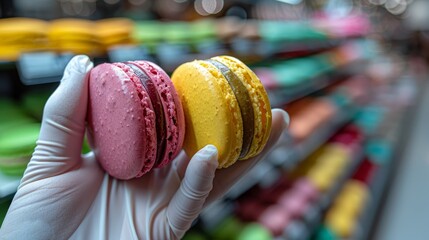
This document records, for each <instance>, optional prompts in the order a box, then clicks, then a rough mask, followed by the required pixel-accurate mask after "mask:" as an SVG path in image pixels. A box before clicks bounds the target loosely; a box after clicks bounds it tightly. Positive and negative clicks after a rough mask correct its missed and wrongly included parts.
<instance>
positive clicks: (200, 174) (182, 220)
mask: <svg viewBox="0 0 429 240" xmlns="http://www.w3.org/2000/svg"><path fill="white" fill-rule="evenodd" d="M217 158H218V152H217V149H216V147H215V146H213V145H207V146H205V147H204V148H202V149H201V150H200V151H198V152H197V153H196V154H195V155H194V156H193V157H192V159H191V161H190V162H189V165H188V167H187V169H186V173H185V177H184V179H183V181H182V183H181V185H180V188H179V189H178V190H177V192H176V193H175V195H174V197H173V199H172V200H171V201H170V204H169V205H168V208H167V220H168V222H169V224H170V227H171V229H172V230H173V232H174V233H175V235H176V237H178V238H181V237H182V236H183V235H184V234H185V232H186V231H187V230H188V229H189V228H190V226H191V224H192V222H193V221H194V220H195V218H197V216H198V215H199V213H200V212H201V209H202V207H203V205H204V202H205V200H206V197H207V196H208V194H209V192H210V190H212V187H213V179H214V176H215V172H216V168H217V166H218V161H217Z"/></svg>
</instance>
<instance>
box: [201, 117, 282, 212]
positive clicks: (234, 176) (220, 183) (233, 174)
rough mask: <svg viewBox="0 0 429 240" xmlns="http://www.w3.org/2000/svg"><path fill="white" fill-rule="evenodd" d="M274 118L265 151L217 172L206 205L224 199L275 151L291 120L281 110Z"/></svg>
mask: <svg viewBox="0 0 429 240" xmlns="http://www.w3.org/2000/svg"><path fill="white" fill-rule="evenodd" d="M272 116H273V118H272V128H271V135H270V138H269V139H268V142H267V144H266V145H265V148H264V150H263V151H262V152H261V153H260V154H259V155H258V156H255V157H253V158H250V159H247V160H244V161H239V162H237V163H235V164H234V165H232V166H231V167H229V168H226V169H221V170H219V171H217V172H216V178H215V179H214V183H213V190H212V191H211V192H210V195H209V196H208V198H207V200H206V202H205V205H208V204H210V203H211V202H213V201H215V200H216V199H218V198H220V197H222V196H223V195H224V194H225V193H226V192H227V191H228V190H229V189H230V188H231V187H232V186H233V185H234V183H236V182H237V181H238V180H239V179H240V178H241V177H242V176H243V175H244V174H245V173H247V172H248V171H249V170H250V169H251V168H252V167H253V166H255V165H256V163H258V162H259V161H260V160H261V159H263V158H264V157H265V156H266V155H267V154H268V153H269V152H270V151H271V150H272V149H273V147H274V146H275V144H276V143H277V141H278V140H279V138H280V136H281V134H282V132H283V130H284V129H286V128H287V127H288V126H289V121H290V120H289V115H288V114H287V112H285V111H284V110H281V109H273V110H272Z"/></svg>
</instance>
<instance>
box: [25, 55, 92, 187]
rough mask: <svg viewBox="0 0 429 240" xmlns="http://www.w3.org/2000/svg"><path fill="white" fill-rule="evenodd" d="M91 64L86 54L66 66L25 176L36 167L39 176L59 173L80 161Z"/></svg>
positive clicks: (46, 106)
mask: <svg viewBox="0 0 429 240" xmlns="http://www.w3.org/2000/svg"><path fill="white" fill-rule="evenodd" d="M92 67H93V63H92V62H91V61H90V59H89V58H88V57H87V56H83V55H79V56H75V57H74V58H73V59H72V60H70V62H69V63H68V65H67V66H66V68H65V70H64V76H63V78H62V80H61V83H60V85H59V86H58V88H57V89H56V90H55V91H54V93H53V94H52V95H51V96H50V97H49V99H48V101H47V102H46V104H45V108H44V112H43V120H42V127H41V130H40V135H39V140H38V141H37V147H36V149H35V152H34V154H33V157H32V159H31V161H30V163H29V165H28V167H27V171H26V174H25V175H27V173H28V172H31V171H32V170H35V169H37V172H38V174H37V177H41V178H43V177H49V176H52V175H58V174H60V173H63V172H64V171H68V170H69V169H71V168H72V167H73V165H75V164H76V162H77V161H79V160H80V153H81V148H82V142H83V137H84V133H85V118H86V112H87V103H88V72H89V71H90V70H91V69H92ZM24 179H25V177H24Z"/></svg>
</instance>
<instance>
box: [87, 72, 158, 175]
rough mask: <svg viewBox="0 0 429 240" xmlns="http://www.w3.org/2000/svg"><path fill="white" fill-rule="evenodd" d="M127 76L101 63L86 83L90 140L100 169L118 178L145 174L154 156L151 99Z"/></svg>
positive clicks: (153, 120)
mask: <svg viewBox="0 0 429 240" xmlns="http://www.w3.org/2000/svg"><path fill="white" fill-rule="evenodd" d="M128 74H129V75H127V73H126V72H125V71H124V70H122V69H121V68H119V67H117V66H114V65H112V64H102V65H99V66H97V67H95V68H94V69H93V70H92V71H91V73H90V80H89V103H90V104H89V109H88V124H89V126H88V127H89V140H90V143H91V145H92V146H93V148H94V152H95V155H96V157H97V159H98V161H99V162H100V164H101V165H102V167H103V168H104V169H105V170H106V171H107V172H108V173H109V174H110V175H111V176H113V177H116V178H118V179H131V178H134V177H137V176H140V175H142V174H143V173H145V172H147V171H148V170H150V168H151V167H152V166H153V164H154V162H155V154H156V141H153V139H154V137H153V136H155V130H154V129H155V128H154V126H155V125H154V124H155V119H154V115H153V110H151V103H150V99H149V97H148V96H147V95H146V94H145V92H144V91H142V86H140V87H139V86H138V81H137V80H135V79H134V80H133V79H131V78H130V73H128ZM155 140H156V139H155Z"/></svg>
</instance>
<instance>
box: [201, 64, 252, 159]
mask: <svg viewBox="0 0 429 240" xmlns="http://www.w3.org/2000/svg"><path fill="white" fill-rule="evenodd" d="M205 61H206V62H208V63H210V64H212V65H213V66H215V67H216V68H217V69H218V70H219V71H220V72H221V73H222V75H223V76H224V77H225V79H226V80H227V82H228V84H229V85H230V86H231V89H232V91H233V92H234V95H235V98H236V99H237V102H238V106H239V107H240V113H241V119H242V121H243V146H242V148H241V152H240V156H239V159H240V158H244V157H245V156H246V155H247V154H248V153H249V150H250V147H251V145H252V141H253V135H254V125H255V122H254V121H255V119H254V115H253V107H252V101H251V99H250V95H249V92H248V91H247V88H246V86H244V84H243V83H242V82H241V80H240V78H239V77H238V76H237V75H236V74H235V73H234V72H233V71H231V69H229V67H227V66H226V65H225V64H223V63H221V62H219V61H216V60H213V59H208V60H205Z"/></svg>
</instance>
